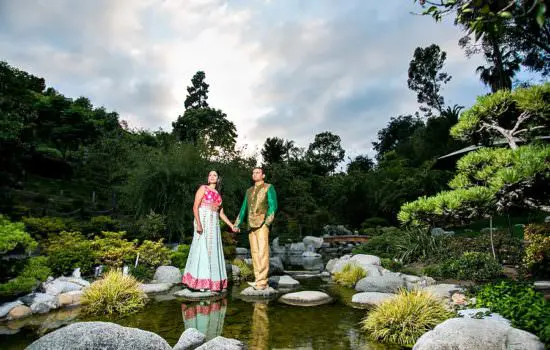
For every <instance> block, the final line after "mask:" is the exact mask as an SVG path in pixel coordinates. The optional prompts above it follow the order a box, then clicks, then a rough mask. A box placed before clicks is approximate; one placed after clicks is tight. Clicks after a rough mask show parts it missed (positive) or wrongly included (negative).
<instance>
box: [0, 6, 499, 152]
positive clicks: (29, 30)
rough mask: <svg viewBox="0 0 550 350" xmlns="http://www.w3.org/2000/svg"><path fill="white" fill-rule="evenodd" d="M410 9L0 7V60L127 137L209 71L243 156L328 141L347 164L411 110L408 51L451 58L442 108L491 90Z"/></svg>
mask: <svg viewBox="0 0 550 350" xmlns="http://www.w3.org/2000/svg"><path fill="white" fill-rule="evenodd" d="M414 11H419V7H417V5H416V6H415V4H414V3H413V1H412V0H386V1H372V0H369V1H366V0H346V1H335V0H116V1H114V0H94V1H88V0H17V1H12V0H0V60H5V61H7V62H8V63H9V64H11V65H13V66H15V67H17V68H19V69H22V70H25V71H27V72H29V73H32V74H34V75H37V76H40V77H43V78H45V79H46V82H47V84H48V86H52V87H54V88H55V89H56V90H58V91H59V92H61V93H63V94H64V95H65V96H68V97H72V98H77V97H79V96H86V97H88V98H89V99H90V100H91V101H92V103H93V104H94V105H95V106H104V107H106V108H107V109H109V110H114V111H116V112H118V113H119V115H120V119H121V120H126V121H128V123H129V126H130V127H131V128H144V129H149V130H158V129H159V128H162V129H163V130H166V131H170V130H171V123H172V122H173V121H175V120H176V119H177V117H178V115H180V114H182V113H183V111H184V105H183V103H184V100H185V96H186V94H187V91H186V87H187V86H188V85H190V80H191V78H192V76H193V75H194V73H195V72H197V71H198V70H203V71H204V72H205V73H206V81H207V83H209V84H210V93H209V99H208V102H209V104H210V106H212V107H214V108H219V109H221V110H223V111H224V112H225V113H226V114H227V116H228V118H229V119H230V120H231V121H233V122H234V123H235V125H236V127H237V132H238V135H239V136H238V145H239V146H243V145H248V150H249V152H252V151H254V150H255V149H257V150H259V149H261V146H262V145H263V143H264V141H265V139H266V138H267V137H274V136H277V137H281V138H285V139H290V140H294V141H295V142H296V144H297V145H298V146H300V147H307V146H308V144H309V143H310V142H312V141H313V139H314V136H315V134H318V133H321V132H324V131H331V132H333V133H335V134H337V135H339V136H340V137H341V139H342V146H343V147H344V149H345V150H346V155H347V156H349V157H354V156H357V155H359V154H367V155H371V156H372V155H373V154H374V152H373V150H372V144H371V143H372V142H373V141H375V140H376V134H377V132H378V130H380V129H381V128H383V127H384V126H385V125H386V124H387V123H388V121H389V120H390V118H391V117H395V116H398V115H400V114H413V113H414V112H415V111H417V110H418V107H419V106H418V104H417V102H416V95H415V93H414V92H412V91H410V90H409V89H408V88H407V70H408V65H409V62H410V60H411V58H412V56H413V52H414V49H415V48H416V47H419V46H421V47H426V46H428V45H430V44H432V43H435V44H437V45H439V46H440V47H441V49H442V50H444V51H446V52H447V61H446V65H445V67H444V70H445V71H446V72H448V73H449V74H450V75H451V76H452V79H451V81H450V82H449V83H448V84H447V85H446V86H445V87H444V89H443V90H442V94H443V96H444V97H445V102H446V104H447V105H451V106H452V105H454V104H459V105H463V106H466V107H469V106H471V105H472V104H473V103H474V102H475V98H476V96H478V95H480V94H484V93H486V92H488V91H489V90H488V89H487V88H486V87H484V86H483V84H482V83H481V82H480V81H479V78H478V77H477V76H476V74H475V69H476V67H477V66H479V65H480V64H482V63H483V62H482V60H481V57H472V58H467V57H466V56H465V54H464V52H463V50H462V49H461V48H460V47H459V46H458V39H459V38H460V36H461V35H463V33H462V32H461V31H460V29H459V28H457V27H455V26H454V25H453V24H452V21H451V20H446V21H444V22H443V23H435V22H434V21H433V19H432V18H430V17H424V16H418V15H414V14H412V13H411V12H414Z"/></svg>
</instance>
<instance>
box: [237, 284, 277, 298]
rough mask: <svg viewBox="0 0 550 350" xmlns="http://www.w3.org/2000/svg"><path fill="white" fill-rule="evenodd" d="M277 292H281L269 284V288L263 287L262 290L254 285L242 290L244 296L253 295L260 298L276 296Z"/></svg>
mask: <svg viewBox="0 0 550 350" xmlns="http://www.w3.org/2000/svg"><path fill="white" fill-rule="evenodd" d="M277 294H279V292H278V291H277V290H275V289H273V287H270V286H268V287H267V288H265V289H262V290H256V289H254V288H253V287H248V288H246V289H244V290H243V291H242V292H241V295H242V296H245V297H253V298H256V297H258V298H270V297H272V296H275V295H277Z"/></svg>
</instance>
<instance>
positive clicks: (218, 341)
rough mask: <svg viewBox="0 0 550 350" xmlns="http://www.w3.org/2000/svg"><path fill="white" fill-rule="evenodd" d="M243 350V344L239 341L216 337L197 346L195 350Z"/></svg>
mask: <svg viewBox="0 0 550 350" xmlns="http://www.w3.org/2000/svg"><path fill="white" fill-rule="evenodd" d="M244 348H245V346H244V343H243V342H241V341H238V340H236V339H230V338H224V337H222V336H217V337H216V338H214V339H212V340H210V341H208V342H206V343H204V344H203V345H201V346H199V347H198V348H196V349H195V350H241V349H244Z"/></svg>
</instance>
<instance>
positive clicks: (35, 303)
mask: <svg viewBox="0 0 550 350" xmlns="http://www.w3.org/2000/svg"><path fill="white" fill-rule="evenodd" d="M20 300H21V301H22V302H23V303H24V304H25V305H27V306H30V308H31V310H32V312H33V313H38V314H43V313H46V312H48V311H50V310H51V309H56V308H57V306H58V305H57V298H56V297H55V296H53V295H50V294H46V293H31V294H29V295H26V296H24V297H22V298H21V299H20Z"/></svg>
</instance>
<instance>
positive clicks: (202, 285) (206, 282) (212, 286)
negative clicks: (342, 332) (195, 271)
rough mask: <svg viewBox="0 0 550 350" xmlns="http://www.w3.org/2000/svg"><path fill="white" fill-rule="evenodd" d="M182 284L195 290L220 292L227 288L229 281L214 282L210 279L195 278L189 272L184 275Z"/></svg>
mask: <svg viewBox="0 0 550 350" xmlns="http://www.w3.org/2000/svg"><path fill="white" fill-rule="evenodd" d="M181 282H182V283H183V284H185V285H187V286H188V287H189V288H193V289H209V290H212V291H220V290H222V289H226V288H227V280H226V279H225V280H220V281H212V280H211V279H209V278H200V279H199V278H195V277H193V276H191V274H190V273H189V272H187V273H186V274H185V275H183V278H182V280H181Z"/></svg>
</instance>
